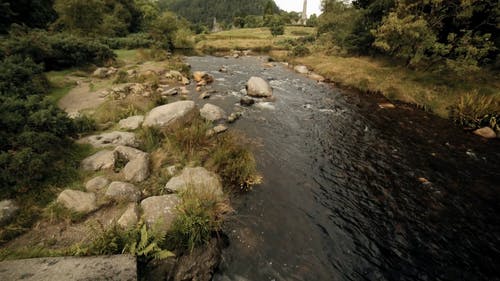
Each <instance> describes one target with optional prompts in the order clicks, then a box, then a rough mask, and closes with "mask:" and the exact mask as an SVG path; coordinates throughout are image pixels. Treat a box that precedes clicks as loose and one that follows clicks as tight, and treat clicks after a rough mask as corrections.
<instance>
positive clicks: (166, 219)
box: [141, 194, 181, 231]
mask: <svg viewBox="0 0 500 281" xmlns="http://www.w3.org/2000/svg"><path fill="white" fill-rule="evenodd" d="M180 202H181V200H180V198H179V197H178V196H177V195H176V194H170V195H163V196H152V197H149V198H146V199H144V200H142V202H141V208H142V217H143V219H144V222H145V223H146V224H147V225H148V226H149V227H153V226H156V227H159V228H160V230H163V231H168V230H169V229H170V227H171V226H172V223H173V222H174V220H175V218H176V217H177V206H178V205H179V204H180Z"/></svg>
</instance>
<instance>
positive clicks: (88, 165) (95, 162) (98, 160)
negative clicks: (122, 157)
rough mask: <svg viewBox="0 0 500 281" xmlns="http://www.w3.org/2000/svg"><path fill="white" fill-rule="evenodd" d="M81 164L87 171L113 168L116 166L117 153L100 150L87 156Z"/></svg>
mask: <svg viewBox="0 0 500 281" xmlns="http://www.w3.org/2000/svg"><path fill="white" fill-rule="evenodd" d="M81 166H82V169H83V170H85V171H99V170H106V169H112V168H113V167H114V166H115V153H114V152H113V151H109V150H102V151H99V152H97V153H96V154H94V155H92V156H90V157H87V158H85V159H84V160H83V161H82V165H81Z"/></svg>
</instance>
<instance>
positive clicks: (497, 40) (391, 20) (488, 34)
mask: <svg viewBox="0 0 500 281" xmlns="http://www.w3.org/2000/svg"><path fill="white" fill-rule="evenodd" d="M323 12H324V13H323V14H322V15H321V17H320V19H319V32H320V34H323V35H325V34H327V35H329V36H331V38H332V40H334V43H335V45H337V46H340V47H342V48H344V49H346V50H348V51H349V52H356V53H364V54H373V53H375V52H379V53H383V54H386V55H389V56H391V57H394V58H397V59H401V60H402V61H403V62H404V63H405V64H406V65H407V66H409V67H412V68H424V69H429V68H430V69H432V70H435V71H441V70H447V71H448V70H451V71H453V72H455V73H458V74H464V73H467V72H471V71H476V70H478V69H479V67H481V66H485V65H493V64H495V62H497V61H498V56H499V54H500V53H499V51H500V32H499V31H500V5H499V4H498V1H463V0H450V1H437V0H436V1H423V0H402V1H394V0H358V1H354V2H353V3H352V5H351V4H347V3H345V2H343V1H338V0H326V1H324V2H323ZM497 63H498V62H497Z"/></svg>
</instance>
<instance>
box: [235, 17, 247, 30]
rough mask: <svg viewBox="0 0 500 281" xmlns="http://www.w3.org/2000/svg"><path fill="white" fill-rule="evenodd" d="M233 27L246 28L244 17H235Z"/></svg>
mask: <svg viewBox="0 0 500 281" xmlns="http://www.w3.org/2000/svg"><path fill="white" fill-rule="evenodd" d="M233 26H234V27H236V28H243V27H245V19H244V18H242V17H235V18H234V19H233Z"/></svg>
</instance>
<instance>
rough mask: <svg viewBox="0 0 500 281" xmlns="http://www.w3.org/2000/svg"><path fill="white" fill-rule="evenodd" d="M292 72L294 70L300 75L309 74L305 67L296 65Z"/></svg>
mask: <svg viewBox="0 0 500 281" xmlns="http://www.w3.org/2000/svg"><path fill="white" fill-rule="evenodd" d="M293 70H295V71H296V72H298V73H300V74H308V73H309V69H307V67H306V66H305V65H297V66H295V67H294V68H293Z"/></svg>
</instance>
